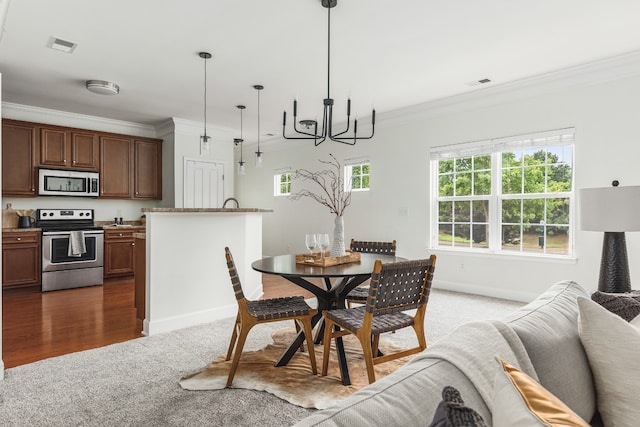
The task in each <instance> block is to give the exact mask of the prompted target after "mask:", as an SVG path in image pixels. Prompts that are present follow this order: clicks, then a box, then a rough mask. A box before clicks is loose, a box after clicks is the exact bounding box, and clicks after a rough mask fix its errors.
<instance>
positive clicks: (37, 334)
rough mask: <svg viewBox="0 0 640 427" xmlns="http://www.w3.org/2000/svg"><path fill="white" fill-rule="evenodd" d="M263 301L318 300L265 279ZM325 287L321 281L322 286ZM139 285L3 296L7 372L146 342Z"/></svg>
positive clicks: (124, 282) (274, 278)
mask: <svg viewBox="0 0 640 427" xmlns="http://www.w3.org/2000/svg"><path fill="white" fill-rule="evenodd" d="M262 283H263V285H264V298H274V297H279V296H289V295H303V296H304V297H305V298H308V297H311V296H313V295H312V294H311V293H310V292H307V291H305V290H303V289H301V288H299V287H298V286H296V285H294V284H292V283H290V282H288V281H287V280H285V279H283V278H281V277H279V276H273V275H266V274H265V275H263V282H262ZM319 283H320V282H319ZM141 331H142V321H140V320H137V319H136V311H135V307H134V282H133V280H132V279H128V280H109V281H107V282H106V283H105V284H104V285H102V286H91V287H86V288H77V289H65V290H60V291H53V292H44V293H43V292H40V291H39V290H38V289H31V290H16V291H4V292H3V294H2V358H3V361H4V364H5V368H13V367H15V366H19V365H24V364H27V363H32V362H36V361H38V360H42V359H46V358H49V357H54V356H60V355H63V354H68V353H74V352H77V351H83V350H89V349H92V348H97V347H102V346H105V345H109V344H115V343H118V342H122V341H128V340H131V339H134V338H138V337H141V336H142V334H141Z"/></svg>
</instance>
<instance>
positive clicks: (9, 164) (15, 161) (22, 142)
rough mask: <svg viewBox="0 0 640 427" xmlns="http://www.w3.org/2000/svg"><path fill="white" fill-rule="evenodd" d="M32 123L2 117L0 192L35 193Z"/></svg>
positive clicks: (31, 194) (34, 133) (34, 130)
mask: <svg viewBox="0 0 640 427" xmlns="http://www.w3.org/2000/svg"><path fill="white" fill-rule="evenodd" d="M37 143H38V133H37V126H36V124H35V123H28V122H20V121H15V120H9V119H3V120H2V195H3V196H18V197H35V196H36V168H35V166H36V146H37Z"/></svg>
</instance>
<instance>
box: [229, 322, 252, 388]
mask: <svg viewBox="0 0 640 427" xmlns="http://www.w3.org/2000/svg"><path fill="white" fill-rule="evenodd" d="M249 330H251V326H245V325H243V327H242V328H241V329H240V333H239V334H238V342H237V344H236V350H235V353H234V354H233V362H231V369H230V370H229V377H228V378H227V385H226V386H227V387H231V384H232V383H233V377H234V376H235V374H236V369H238V363H239V362H240V355H241V354H242V349H243V347H244V342H245V341H246V340H247V335H248V334H249Z"/></svg>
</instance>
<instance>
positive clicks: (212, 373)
mask: <svg viewBox="0 0 640 427" xmlns="http://www.w3.org/2000/svg"><path fill="white" fill-rule="evenodd" d="M294 333H295V330H294V329H293V328H287V329H281V330H277V331H275V332H274V333H273V334H272V337H273V340H274V343H273V344H269V345H268V346H267V347H265V348H263V349H262V350H257V351H247V352H243V353H242V356H241V358H240V363H239V365H238V369H237V371H236V375H235V378H234V380H233V384H232V386H231V388H243V389H249V390H258V391H266V392H268V393H271V394H273V395H275V396H277V397H279V398H281V399H284V400H286V401H287V402H289V403H292V404H294V405H298V406H301V407H303V408H316V409H324V408H327V407H329V406H331V405H332V404H333V403H334V402H335V401H337V400H339V399H342V398H344V397H346V396H348V395H350V394H352V393H354V392H355V391H356V390H359V389H360V388H362V387H364V386H366V385H368V384H369V381H368V380H367V371H366V367H365V363H364V360H363V358H362V348H361V347H360V343H359V342H358V340H357V339H356V338H355V337H353V336H345V337H344V338H343V341H344V346H345V352H346V355H347V362H348V365H349V376H350V378H351V385H350V386H344V385H342V382H341V380H340V371H339V369H338V362H337V355H336V352H335V348H334V347H333V345H332V351H331V355H330V359H329V372H328V374H327V376H326V377H323V376H321V375H320V373H321V370H322V353H323V346H322V345H316V346H315V351H316V362H317V364H318V375H312V374H311V365H310V364H309V355H308V353H307V352H306V351H305V352H304V353H302V352H300V351H298V352H297V353H296V355H295V356H294V357H293V358H292V359H291V361H290V362H289V364H288V365H287V366H282V367H275V366H274V363H275V361H276V360H277V359H278V357H279V356H280V355H281V354H282V353H283V351H284V350H285V348H286V347H287V346H288V345H289V343H290V342H291V340H292V339H293V337H294ZM399 348H400V347H398V346H397V345H395V344H394V343H392V342H390V341H389V340H386V339H384V337H382V338H381V339H380V350H381V351H382V352H383V353H384V352H390V351H394V350H398V349H399ZM224 358H225V355H222V356H219V357H217V358H216V359H215V360H214V361H213V362H211V364H210V365H209V366H208V367H207V368H206V369H204V370H203V371H201V372H197V373H195V374H192V375H189V376H187V377H184V378H182V379H181V380H180V386H181V387H182V388H183V389H186V390H221V389H224V388H225V384H226V381H227V375H228V374H229V367H230V366H231V361H228V362H227V361H225V360H224ZM409 360H410V357H405V358H401V359H397V360H392V361H389V362H385V363H381V364H380V365H376V366H375V367H374V368H375V371H376V379H377V380H379V379H380V378H383V377H384V376H386V375H388V374H390V373H391V372H393V371H395V370H397V369H398V368H399V367H401V366H402V365H404V364H405V363H407V361H409Z"/></svg>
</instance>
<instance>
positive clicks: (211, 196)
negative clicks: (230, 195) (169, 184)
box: [184, 159, 224, 208]
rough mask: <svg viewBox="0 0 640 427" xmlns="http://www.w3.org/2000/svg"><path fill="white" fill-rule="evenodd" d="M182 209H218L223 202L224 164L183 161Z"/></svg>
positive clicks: (191, 160) (192, 160) (193, 160)
mask: <svg viewBox="0 0 640 427" xmlns="http://www.w3.org/2000/svg"><path fill="white" fill-rule="evenodd" d="M184 170H185V179H184V207H185V208H220V207H222V203H223V200H224V164H223V163H216V162H210V161H205V160H195V159H185V160H184Z"/></svg>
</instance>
